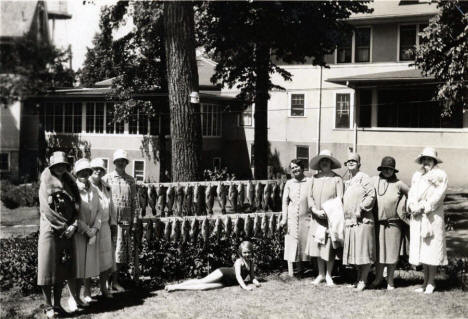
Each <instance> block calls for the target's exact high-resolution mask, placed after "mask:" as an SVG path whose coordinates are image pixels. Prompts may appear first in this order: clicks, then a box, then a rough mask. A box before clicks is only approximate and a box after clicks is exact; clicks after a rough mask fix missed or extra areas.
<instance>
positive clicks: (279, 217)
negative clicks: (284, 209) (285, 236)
mask: <svg viewBox="0 0 468 319" xmlns="http://www.w3.org/2000/svg"><path fill="white" fill-rule="evenodd" d="M281 218H282V217H281V215H278V216H277V217H276V219H277V222H276V231H280V230H281V224H280V220H281Z"/></svg>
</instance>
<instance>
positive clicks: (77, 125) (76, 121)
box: [73, 103, 83, 133]
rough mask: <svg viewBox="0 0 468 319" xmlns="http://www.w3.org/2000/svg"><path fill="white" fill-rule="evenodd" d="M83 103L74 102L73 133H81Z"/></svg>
mask: <svg viewBox="0 0 468 319" xmlns="http://www.w3.org/2000/svg"><path fill="white" fill-rule="evenodd" d="M82 111H83V110H82V106H81V103H75V104H73V133H81V114H82Z"/></svg>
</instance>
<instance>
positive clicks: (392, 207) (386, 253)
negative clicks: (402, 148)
mask: <svg viewBox="0 0 468 319" xmlns="http://www.w3.org/2000/svg"><path fill="white" fill-rule="evenodd" d="M372 185H374V187H375V190H376V195H377V202H376V209H377V224H376V230H377V234H378V241H377V251H378V260H377V261H378V262H379V263H381V264H395V263H397V262H398V258H399V255H400V244H401V239H402V237H401V236H402V226H403V221H402V220H401V219H400V217H399V215H398V211H397V209H398V206H399V203H400V201H401V200H402V199H403V196H406V195H407V194H408V189H409V187H408V186H407V185H406V184H405V183H403V182H402V181H400V180H399V179H398V178H397V177H396V176H392V177H390V178H389V179H386V178H383V177H381V176H374V177H372Z"/></svg>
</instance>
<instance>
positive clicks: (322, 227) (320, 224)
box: [306, 150, 343, 286]
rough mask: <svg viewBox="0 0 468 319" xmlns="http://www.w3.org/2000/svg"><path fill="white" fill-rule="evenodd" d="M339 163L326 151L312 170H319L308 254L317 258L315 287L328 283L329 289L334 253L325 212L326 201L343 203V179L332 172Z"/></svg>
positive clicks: (313, 190)
mask: <svg viewBox="0 0 468 319" xmlns="http://www.w3.org/2000/svg"><path fill="white" fill-rule="evenodd" d="M340 167H341V164H340V162H339V161H338V160H337V159H336V158H335V157H333V154H332V153H331V152H330V151H329V150H323V151H321V152H320V154H319V155H317V156H315V157H314V158H312V160H311V161H310V168H311V169H314V170H317V171H318V173H317V174H315V175H314V176H313V178H312V179H311V180H312V186H311V190H310V194H309V199H310V200H309V206H310V208H311V210H312V217H313V218H312V221H311V226H310V230H309V236H308V240H307V245H306V253H307V254H308V255H309V256H311V257H317V264H318V269H319V274H318V276H317V278H315V280H314V281H313V283H314V284H315V285H317V284H319V283H320V282H322V281H326V282H327V285H328V286H333V285H334V283H333V279H332V270H333V263H334V261H335V249H334V247H333V245H335V243H332V239H331V237H330V233H331V231H330V225H329V222H328V218H327V214H326V213H325V211H324V210H323V208H322V204H323V203H325V202H326V201H328V200H330V199H333V198H337V197H338V198H339V199H340V201H341V200H342V199H343V181H342V179H341V176H340V175H338V174H336V173H335V172H333V171H332V170H333V169H337V168H340Z"/></svg>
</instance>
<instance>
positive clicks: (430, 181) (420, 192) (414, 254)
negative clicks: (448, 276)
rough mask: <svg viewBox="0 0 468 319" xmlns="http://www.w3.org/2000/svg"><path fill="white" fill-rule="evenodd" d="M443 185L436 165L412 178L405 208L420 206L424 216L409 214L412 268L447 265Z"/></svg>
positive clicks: (441, 171) (445, 180)
mask: <svg viewBox="0 0 468 319" xmlns="http://www.w3.org/2000/svg"><path fill="white" fill-rule="evenodd" d="M447 183H448V178H447V174H446V173H445V172H444V171H443V170H441V169H440V168H438V167H437V166H436V167H434V168H433V169H432V170H430V171H429V172H427V173H424V171H423V170H419V171H417V172H415V173H414V175H413V178H412V180H411V188H410V191H409V193H408V207H411V206H412V205H421V207H424V213H422V214H419V215H416V216H414V215H411V220H410V253H409V262H410V263H411V264H413V265H419V264H426V265H433V266H439V265H447V248H446V244H445V222H444V207H443V202H444V198H445V193H446V191H447Z"/></svg>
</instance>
